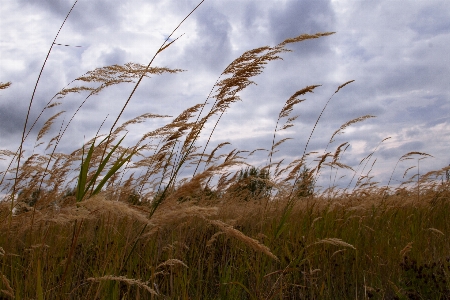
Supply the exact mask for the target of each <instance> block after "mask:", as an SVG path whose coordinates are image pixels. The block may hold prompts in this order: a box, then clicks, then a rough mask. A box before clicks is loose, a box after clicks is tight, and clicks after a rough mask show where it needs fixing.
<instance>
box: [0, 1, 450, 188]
mask: <svg viewBox="0 0 450 300" xmlns="http://www.w3.org/2000/svg"><path fill="white" fill-rule="evenodd" d="M72 4H73V2H72V1H67V0H64V1H63V0H46V1H32V0H14V1H12V0H6V1H2V5H1V7H0V82H8V81H11V82H12V85H11V87H10V88H8V89H6V90H2V91H0V148H1V149H10V150H15V149H17V147H18V145H19V143H20V138H21V134H22V129H23V124H24V121H25V116H26V111H27V107H28V103H29V99H30V97H31V94H32V91H33V88H34V84H35V82H36V79H37V77H38V74H39V71H40V68H41V66H42V64H43V61H44V59H45V57H46V55H47V52H48V49H49V47H50V46H51V44H52V41H53V39H54V37H55V35H56V33H57V31H58V28H59V27H60V25H61V23H62V21H63V20H64V18H65V16H66V14H67V12H68V11H69V10H70V7H71V6H72ZM197 4H198V1H193V0H162V1H159V0H153V1H144V0H129V1H107V0H96V1H86V0H79V1H78V3H77V4H76V6H75V8H74V10H73V12H72V13H71V15H70V16H69V18H68V20H67V22H66V24H65V26H64V27H63V29H62V31H61V33H60V35H59V37H58V39H57V43H60V44H69V45H72V46H70V47H65V46H54V48H53V50H52V52H51V54H50V57H49V60H48V62H47V65H46V67H45V69H44V72H43V74H42V78H41V81H40V83H39V85H38V87H37V92H36V98H35V100H34V103H33V106H32V112H31V121H34V120H35V118H36V117H37V115H38V114H39V112H40V110H41V109H42V108H43V107H44V106H45V103H47V102H48V101H49V100H50V99H51V97H52V96H53V95H54V94H55V93H57V92H58V91H59V90H61V89H62V88H63V87H65V86H66V85H67V84H68V83H69V82H71V81H72V80H73V79H75V78H77V77H79V76H81V75H83V74H84V73H85V72H87V71H89V70H93V69H95V68H97V67H103V66H107V65H112V64H124V63H127V62H136V63H141V64H145V65H146V64H147V63H148V62H149V60H150V59H151V57H152V56H153V55H154V53H155V51H156V50H157V49H158V48H159V46H160V45H161V44H162V42H163V41H164V40H165V38H167V37H168V35H169V34H170V33H171V32H172V30H173V29H174V28H175V27H176V25H177V24H178V23H179V22H180V21H181V20H182V19H183V18H184V17H185V16H186V15H187V14H188V13H189V12H190V11H191V10H192V9H193V8H194V7H195V6H196V5H197ZM326 31H335V32H336V34H334V35H332V36H328V37H323V38H321V39H317V40H309V41H305V42H303V43H300V44H297V45H292V46H290V49H292V50H294V51H293V52H291V53H285V54H283V59H284V60H279V61H274V62H271V63H270V64H269V65H268V66H267V68H266V69H265V72H264V74H262V75H260V76H258V77H256V78H254V79H255V82H256V84H257V85H253V86H251V87H249V88H248V89H247V90H245V91H244V92H243V93H241V98H242V102H238V103H235V104H234V105H233V106H232V107H231V108H230V109H229V111H228V112H227V114H225V115H224V117H223V119H222V120H221V123H220V124H219V127H218V129H217V132H216V133H215V135H214V136H213V142H212V146H215V145H217V144H218V143H220V142H223V141H230V142H231V143H232V146H229V147H228V148H227V150H228V151H230V150H231V149H233V147H236V148H239V149H242V150H253V149H256V148H270V146H271V142H272V136H273V130H274V127H275V123H276V119H277V116H278V113H279V111H280V109H281V108H282V106H283V104H284V102H285V101H286V99H288V98H289V97H290V96H291V95H292V94H293V93H294V92H295V91H297V90H299V89H301V88H303V87H306V86H308V85H313V84H320V85H322V86H321V87H319V88H317V89H316V90H315V93H314V94H308V95H306V96H305V97H304V98H305V99H306V101H305V102H303V103H301V104H298V105H297V107H296V108H295V113H296V114H299V115H300V116H299V118H298V119H297V121H296V123H295V127H293V128H291V129H290V131H289V132H287V133H288V134H286V135H285V136H283V137H288V136H289V137H292V138H293V140H290V141H288V142H286V143H285V144H284V146H283V148H281V149H280V152H279V153H277V155H278V157H277V158H281V157H286V158H288V159H292V158H293V157H296V156H297V157H298V156H301V155H302V153H303V149H304V147H305V143H306V141H307V139H308V136H309V134H310V132H311V130H312V128H313V126H314V122H315V121H316V119H317V117H318V116H319V114H320V112H321V110H322V108H323V107H324V105H325V103H326V102H327V101H328V99H329V97H330V96H331V95H332V94H333V92H334V91H335V90H336V88H337V87H338V86H339V85H340V84H342V83H344V82H347V81H349V80H355V82H353V83H351V84H350V85H348V86H346V87H344V88H343V89H342V90H341V91H339V93H338V94H336V95H335V96H334V97H333V98H332V100H331V101H330V104H329V105H328V107H327V109H326V110H325V112H324V114H323V116H322V118H321V120H320V122H319V123H318V125H317V128H316V131H315V132H314V135H313V137H312V140H311V143H310V145H309V146H308V151H319V154H323V151H324V149H325V147H326V146H327V143H328V141H329V139H330V137H331V135H332V134H333V132H334V131H335V130H337V129H338V128H339V127H340V126H341V125H342V124H344V123H345V122H346V121H349V120H351V119H354V118H357V117H360V116H363V115H375V116H376V118H373V119H369V120H366V121H364V122H361V123H358V124H355V125H353V126H351V127H349V128H348V129H347V130H345V133H344V134H343V135H340V136H339V137H338V138H336V141H335V142H334V143H333V144H332V145H331V146H329V148H328V150H331V151H334V149H335V148H336V147H337V146H338V145H339V144H341V143H342V142H345V141H347V142H349V143H350V144H351V146H350V147H349V148H348V149H347V150H346V152H345V153H344V154H343V156H342V162H343V163H346V164H348V165H350V166H352V167H354V168H357V166H358V164H359V162H360V161H361V160H362V159H363V158H364V157H365V156H367V155H369V154H370V153H371V152H373V151H374V150H375V149H376V148H377V146H378V145H380V142H381V141H382V140H383V139H385V138H388V137H390V139H388V140H386V141H384V142H383V143H381V145H380V146H379V147H378V149H377V150H376V152H375V153H374V155H373V156H372V158H371V160H370V163H369V166H368V167H367V168H366V170H365V171H363V172H367V171H368V169H369V168H370V165H371V164H372V163H373V161H374V160H375V159H376V162H375V165H374V169H373V171H372V174H373V175H376V180H377V181H381V182H386V181H387V180H388V178H389V176H390V174H391V172H392V170H393V168H394V165H395V164H396V162H397V161H398V159H399V158H400V157H401V156H402V155H404V154H406V153H408V152H410V151H419V152H426V153H429V154H430V155H433V158H427V159H425V160H421V161H420V172H421V173H422V172H425V171H428V170H433V169H434V170H435V169H440V168H442V167H444V166H446V165H448V164H449V163H450V155H449V151H448V150H449V144H450V136H449V133H450V102H449V101H450V97H449V96H450V95H449V83H450V2H449V1H447V0H442V1H441V0H423V1H395V0H379V1H356V0H227V1H222V0H220V1H219V0H206V1H205V2H204V3H203V4H202V5H201V6H200V7H199V8H198V10H196V11H195V12H194V13H193V14H192V15H191V16H190V17H189V18H188V19H187V20H186V21H185V23H183V24H182V26H181V27H180V28H179V29H178V31H177V32H176V33H175V35H174V37H178V36H180V35H182V34H184V35H183V36H182V37H181V38H180V39H179V40H177V41H176V42H175V43H174V44H173V45H172V46H170V47H169V48H168V49H167V50H165V51H164V52H162V53H161V54H160V55H159V56H158V57H157V59H156V60H155V62H154V66H160V67H169V68H180V69H184V70H186V72H183V73H179V74H168V75H161V76H153V77H152V78H147V79H145V80H144V82H143V83H142V84H141V85H140V86H139V88H138V91H137V93H136V94H135V95H134V97H133V98H132V100H131V103H130V105H129V106H128V107H127V109H126V111H125V113H124V115H123V121H125V120H129V119H131V118H133V117H136V116H138V115H140V114H142V113H145V112H149V113H157V114H168V115H173V116H176V115H178V114H179V113H180V112H181V111H183V110H184V109H186V108H187V107H189V106H192V105H194V104H196V103H202V102H203V101H204V100H205V98H206V96H207V95H208V93H209V91H210V89H211V88H212V86H213V85H214V82H215V81H216V80H217V78H218V77H219V75H220V73H221V72H222V71H223V69H224V68H225V67H226V66H227V65H228V64H229V63H230V62H232V60H233V59H235V58H237V57H238V56H240V55H241V54H242V53H243V52H244V51H247V50H250V49H253V48H256V47H260V46H265V45H269V46H274V45H276V44H278V43H280V42H282V41H283V40H284V39H286V38H289V37H295V36H297V35H300V34H302V33H308V34H313V33H316V32H326ZM74 46H81V47H74ZM132 88H133V85H132V84H123V85H120V86H117V87H113V88H111V89H109V90H105V91H103V92H102V93H101V94H100V95H98V96H95V97H93V98H91V99H89V100H88V102H87V103H86V105H85V106H84V107H83V109H82V111H81V113H79V114H78V115H77V117H76V119H75V120H74V122H73V124H72V126H71V127H70V128H69V131H68V132H67V134H66V136H65V137H64V139H63V141H62V145H61V147H60V151H67V152H69V151H71V150H74V149H76V148H78V147H81V146H82V144H83V141H85V140H87V139H89V138H91V137H93V136H94V135H95V132H96V131H97V130H98V128H99V126H100V124H101V123H102V121H103V120H104V118H105V117H106V116H107V115H108V114H109V117H108V119H107V121H106V125H105V127H104V128H109V127H108V126H107V125H108V124H109V125H111V124H112V122H113V120H114V119H115V116H117V114H118V112H119V111H120V109H121V107H122V105H123V103H124V101H125V100H126V99H127V97H128V95H129V93H130V91H131V89H132ZM83 96H86V95H72V96H68V97H67V98H65V99H64V100H62V101H63V104H62V105H61V106H60V107H59V108H58V109H64V110H66V111H67V113H66V115H65V117H60V119H59V121H62V120H63V119H64V118H66V119H68V118H70V116H71V114H72V113H73V110H74V109H75V108H76V107H77V106H78V105H79V104H80V102H81V101H82V100H83V99H84V97H83ZM56 112H57V110H54V111H52V112H49V114H48V115H45V116H44V118H42V121H39V122H38V126H37V130H39V128H40V127H41V126H42V124H43V122H44V121H45V120H46V119H47V118H48V117H50V116H51V115H52V114H54V113H56ZM169 120H170V119H168V120H166V121H167V122H168V121H169ZM66 121H67V120H66ZM161 121H162V120H161ZM108 122H109V123H108ZM59 124H60V123H59ZM158 124H160V125H161V124H162V123H157V122H147V123H145V124H141V125H140V126H137V127H133V132H131V133H130V135H129V137H127V139H128V142H130V143H132V142H133V139H136V140H137V139H138V138H139V135H140V134H142V133H145V132H147V131H149V130H150V129H152V127H156V126H157V125H158ZM54 130H55V131H54V132H57V130H58V128H57V126H56V127H55V129H54ZM105 131H106V130H105ZM50 136H51V134H50ZM206 137H207V132H205V134H204V137H202V140H203V141H204V139H205V138H206ZM33 143H34V139H33V138H32V137H31V138H30V139H29V141H28V142H27V144H26V145H27V147H30V149H32V146H33ZM200 143H201V141H200ZM28 151H31V150H28ZM266 155H267V154H264V155H260V156H255V158H254V160H255V161H254V163H255V164H256V165H258V166H262V165H264V164H265V163H266ZM416 163H417V160H410V161H407V162H404V163H402V164H400V165H399V167H398V171H397V172H396V175H395V176H394V179H395V180H402V175H403V171H404V170H405V169H406V168H408V167H410V166H412V165H415V164H416ZM2 166H3V165H2ZM2 169H3V168H2ZM415 170H417V169H415ZM412 172H414V171H412ZM343 174H344V173H343ZM346 174H347V177H346V178H345V179H343V180H344V181H345V182H348V181H349V178H350V177H351V175H350V177H348V176H349V175H348V173H346ZM411 175H412V174H411ZM344 185H345V184H344Z"/></svg>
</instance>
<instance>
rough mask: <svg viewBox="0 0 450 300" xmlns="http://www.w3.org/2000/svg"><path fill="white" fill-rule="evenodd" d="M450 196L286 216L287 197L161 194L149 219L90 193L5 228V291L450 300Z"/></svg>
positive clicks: (22, 295)
mask: <svg viewBox="0 0 450 300" xmlns="http://www.w3.org/2000/svg"><path fill="white" fill-rule="evenodd" d="M438 195H439V196H438ZM449 196H450V193H449V192H448V191H447V189H446V188H445V189H442V190H441V191H439V193H438V192H437V191H434V192H432V191H428V192H427V193H424V194H423V195H421V198H420V200H419V201H418V200H417V195H415V194H413V195H411V194H409V193H407V192H405V194H404V195H394V196H387V197H384V199H383V197H382V196H381V192H380V193H376V192H374V193H373V194H370V195H369V194H366V195H364V196H363V195H360V196H358V195H351V196H348V197H346V198H337V199H333V200H325V199H320V198H317V199H316V198H313V197H308V198H302V199H298V201H297V202H296V203H295V205H294V206H293V207H292V209H291V210H290V213H289V214H288V215H283V213H284V208H285V207H286V206H285V204H286V203H285V202H283V200H282V199H280V200H279V201H277V202H269V203H267V202H266V201H264V199H263V200H261V199H260V200H251V201H248V202H244V201H236V199H221V201H220V202H222V203H219V202H217V201H211V200H210V199H206V200H202V199H199V200H197V201H196V202H195V203H194V202H185V203H180V202H178V201H171V200H170V198H168V200H167V202H166V203H165V204H163V205H162V206H161V207H160V209H159V210H158V212H157V213H155V215H154V216H153V218H152V219H151V220H148V219H147V218H146V217H145V216H146V215H147V213H148V211H149V210H150V209H149V208H148V207H146V206H143V205H140V206H133V205H130V204H126V203H122V202H111V201H107V200H105V199H103V198H102V196H96V197H93V198H91V199H89V200H87V201H85V202H83V203H81V204H79V205H78V206H76V205H75V206H68V207H66V208H62V209H60V210H59V211H55V210H54V209H48V210H44V211H40V212H39V214H37V215H36V216H35V224H34V226H33V228H30V221H29V220H30V218H31V215H32V212H31V211H30V212H25V213H22V214H19V215H17V216H15V217H14V221H13V224H12V228H11V229H10V230H8V228H2V230H1V235H0V245H2V256H1V259H2V260H1V262H2V269H1V272H2V279H3V282H2V287H1V289H2V295H3V296H4V297H6V296H8V295H9V296H11V298H13V297H15V298H16V299H31V298H34V299H36V298H40V297H41V299H69V298H70V299H370V298H373V299H448V297H450V277H449V276H450V243H449V240H448V234H449V232H450V222H449V221H448V218H447V216H448V211H449V209H450V201H449ZM214 202H216V203H214ZM5 210H6V212H5ZM7 211H8V207H5V205H4V207H3V210H2V214H3V215H6V214H7Z"/></svg>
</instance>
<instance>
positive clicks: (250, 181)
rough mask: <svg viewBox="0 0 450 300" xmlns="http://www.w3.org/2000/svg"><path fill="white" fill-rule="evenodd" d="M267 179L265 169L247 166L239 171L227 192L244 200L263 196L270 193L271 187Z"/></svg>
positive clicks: (267, 175)
mask: <svg viewBox="0 0 450 300" xmlns="http://www.w3.org/2000/svg"><path fill="white" fill-rule="evenodd" d="M269 180H270V176H269V173H268V172H267V171H266V170H264V169H263V170H260V169H258V168H255V167H248V168H246V169H244V170H240V171H239V173H238V174H237V176H236V179H235V182H234V183H232V184H231V185H230V187H229V188H228V192H230V193H232V194H233V195H235V196H236V197H238V198H239V199H242V200H245V201H249V200H250V199H261V198H265V197H268V196H269V195H270V191H271V189H272V187H271V185H270V182H269Z"/></svg>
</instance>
